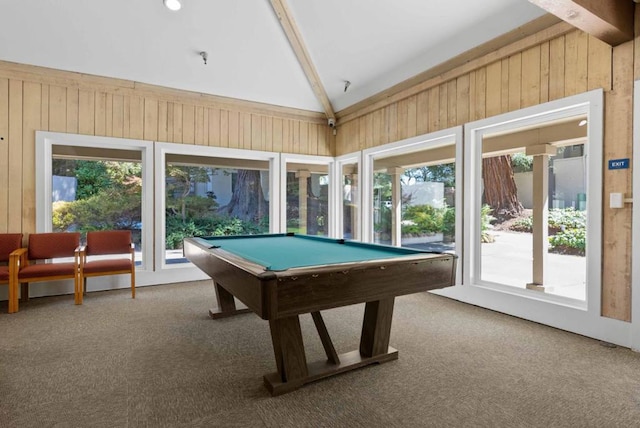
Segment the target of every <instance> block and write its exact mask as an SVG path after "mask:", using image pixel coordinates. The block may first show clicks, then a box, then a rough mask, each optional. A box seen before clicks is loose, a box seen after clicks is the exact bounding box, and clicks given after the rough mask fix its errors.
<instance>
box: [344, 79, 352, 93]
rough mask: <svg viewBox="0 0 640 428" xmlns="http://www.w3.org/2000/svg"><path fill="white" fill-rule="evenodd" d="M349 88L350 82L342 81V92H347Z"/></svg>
mask: <svg viewBox="0 0 640 428" xmlns="http://www.w3.org/2000/svg"><path fill="white" fill-rule="evenodd" d="M349 86H351V82H349V81H348V80H345V81H344V91H345V92H347V89H349Z"/></svg>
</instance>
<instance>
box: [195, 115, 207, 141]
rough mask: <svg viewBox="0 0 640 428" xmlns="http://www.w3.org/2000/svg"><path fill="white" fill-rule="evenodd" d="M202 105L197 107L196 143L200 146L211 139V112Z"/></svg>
mask: <svg viewBox="0 0 640 428" xmlns="http://www.w3.org/2000/svg"><path fill="white" fill-rule="evenodd" d="M205 112H206V109H205V108H204V107H202V106H197V107H196V135H195V143H196V144H197V145H199V146H203V145H206V144H207V142H208V140H209V114H208V112H207V114H205Z"/></svg>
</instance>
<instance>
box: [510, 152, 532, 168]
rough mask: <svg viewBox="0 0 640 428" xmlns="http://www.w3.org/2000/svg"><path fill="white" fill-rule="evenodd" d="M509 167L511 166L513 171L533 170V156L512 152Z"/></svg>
mask: <svg viewBox="0 0 640 428" xmlns="http://www.w3.org/2000/svg"><path fill="white" fill-rule="evenodd" d="M511 168H513V172H529V171H533V156H527V155H525V154H524V153H514V154H512V155H511Z"/></svg>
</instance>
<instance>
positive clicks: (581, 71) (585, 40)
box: [576, 31, 589, 94]
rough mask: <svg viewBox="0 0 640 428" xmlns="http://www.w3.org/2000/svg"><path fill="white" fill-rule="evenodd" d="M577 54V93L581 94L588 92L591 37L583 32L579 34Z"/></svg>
mask: <svg viewBox="0 0 640 428" xmlns="http://www.w3.org/2000/svg"><path fill="white" fill-rule="evenodd" d="M576 54H577V57H576V65H577V67H576V93H578V94H581V93H583V92H586V91H587V86H588V73H587V66H588V58H589V37H588V36H587V33H584V32H582V31H578V33H577V38H576Z"/></svg>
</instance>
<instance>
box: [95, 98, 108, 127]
mask: <svg viewBox="0 0 640 428" xmlns="http://www.w3.org/2000/svg"><path fill="white" fill-rule="evenodd" d="M95 100H96V110H95V112H96V119H95V120H96V122H95V127H96V135H100V136H106V135H107V94H105V93H104V92H98V93H96V98H95Z"/></svg>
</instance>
